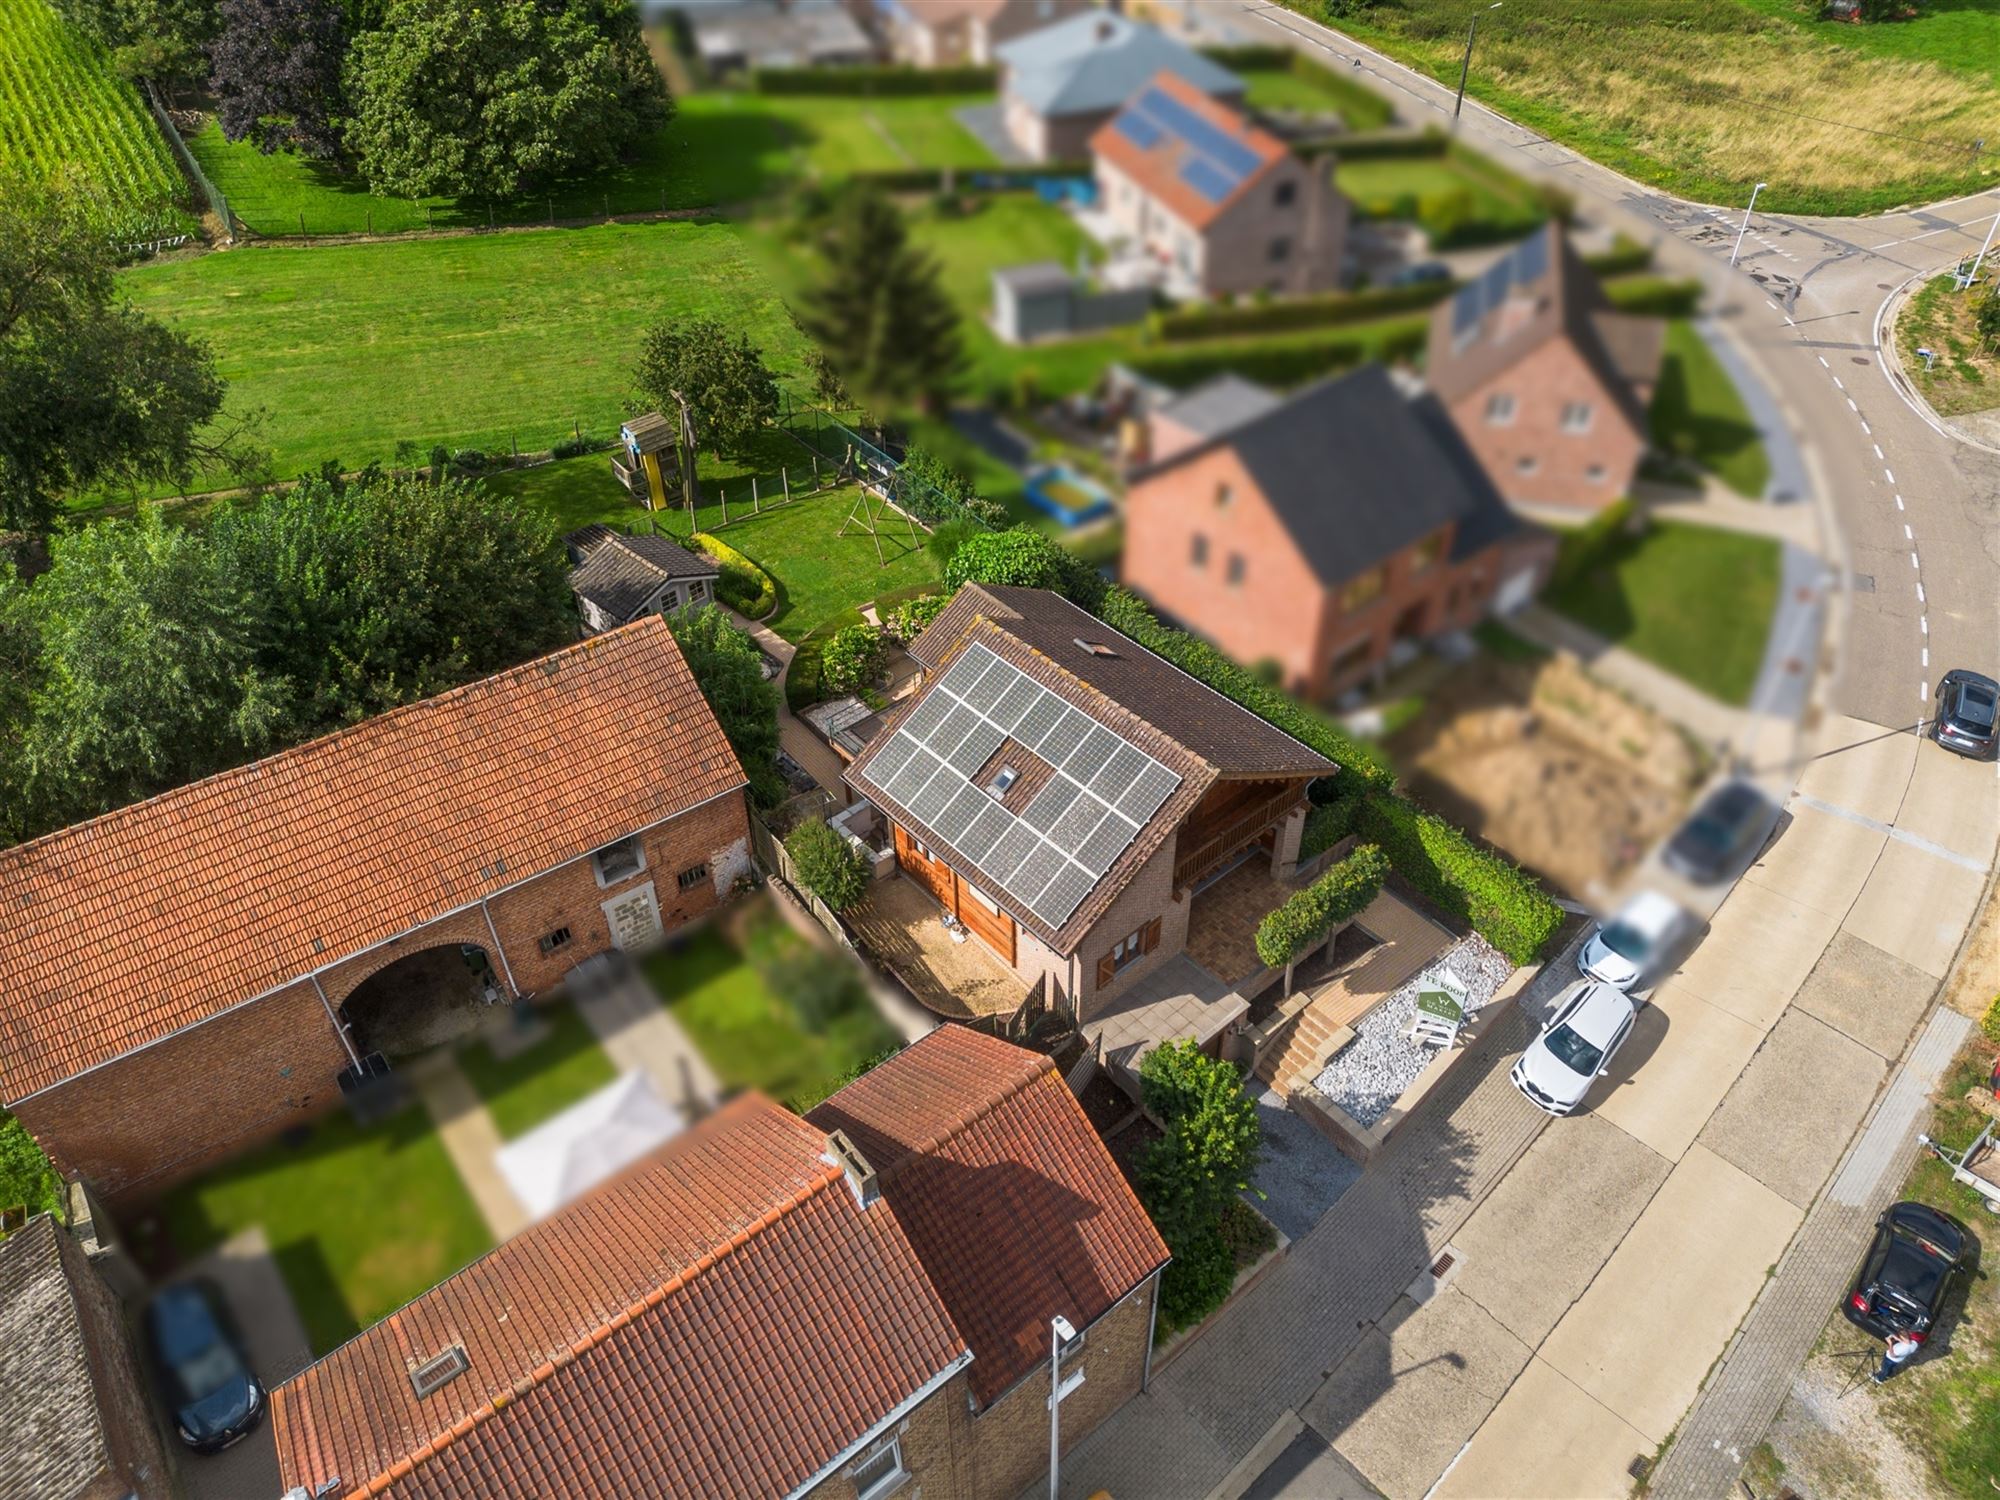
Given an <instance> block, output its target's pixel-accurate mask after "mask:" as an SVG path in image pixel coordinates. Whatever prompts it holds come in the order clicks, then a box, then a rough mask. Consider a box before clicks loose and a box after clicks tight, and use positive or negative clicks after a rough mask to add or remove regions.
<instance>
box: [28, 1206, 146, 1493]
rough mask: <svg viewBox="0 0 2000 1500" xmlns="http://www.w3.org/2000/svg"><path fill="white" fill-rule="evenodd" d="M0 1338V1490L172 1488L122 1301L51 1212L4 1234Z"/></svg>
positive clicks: (137, 1491) (83, 1491) (43, 1491)
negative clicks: (1, 1353)
mask: <svg viewBox="0 0 2000 1500" xmlns="http://www.w3.org/2000/svg"><path fill="white" fill-rule="evenodd" d="M0 1346H4V1348H5V1350H6V1354H5V1357H4V1358H0V1494H4V1495H8V1496H10V1497H14V1500H126V1497H137V1500H165V1497H167V1496H170V1495H172V1494H174V1493H175V1487H174V1478H173V1470H172V1469H171V1468H170V1467H169V1466H168V1461H167V1455H166V1452H165V1451H164V1449H163V1448H162V1447H161V1445H160V1431H159V1427H158V1426H157V1425H156V1423H155V1422H154V1419H153V1408H152V1405H151V1403H150V1402H149V1401H148V1400H147V1396H146V1389H145V1382H144V1379H143V1377H142V1375H141V1372H140V1368H139V1361H138V1358H137V1356H136V1353H135V1351H134V1350H133V1347H132V1336H131V1333H130V1331H129V1330H128V1329H127V1327H126V1325H125V1317H124V1312H123V1309H122V1308H121V1307H120V1306H119V1302H118V1299H117V1297H116V1296H115V1295H114V1294H113V1293H112V1290H111V1288H110V1287H109V1286H107V1285H106V1284H105V1281H104V1278H103V1277H102V1276H101V1275H99V1274H98V1271H97V1268H96V1267H95V1266H93V1265H92V1264H91V1263H90V1260H89V1258H88V1257H87V1256H86V1255H85V1253H84V1251H83V1248H82V1247H81V1246H80V1245H78V1244H77V1243H76V1241H75V1240H74V1239H72V1238H71V1237H70V1236H69V1234H68V1233H67V1232H66V1231H65V1230H64V1229H63V1227H62V1226H61V1225H60V1224H58V1223H57V1222H56V1220H55V1216H54V1215H52V1214H46V1213H44V1214H38V1215H37V1216H36V1217H34V1218H32V1219H30V1220H29V1221H28V1222H27V1223H26V1224H25V1225H23V1226H22V1227H21V1228H20V1229H18V1230H16V1231H15V1232H14V1233H13V1234H11V1235H9V1236H7V1238H6V1239H4V1240H0Z"/></svg>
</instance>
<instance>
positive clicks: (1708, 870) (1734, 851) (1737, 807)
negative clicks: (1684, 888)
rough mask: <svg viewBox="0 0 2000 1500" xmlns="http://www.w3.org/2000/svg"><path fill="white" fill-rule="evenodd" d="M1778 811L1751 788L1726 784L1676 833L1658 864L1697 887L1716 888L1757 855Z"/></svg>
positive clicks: (1733, 782)
mask: <svg viewBox="0 0 2000 1500" xmlns="http://www.w3.org/2000/svg"><path fill="white" fill-rule="evenodd" d="M1777 811H1778V810H1777V809H1776V808H1775V807H1773V806H1772V805H1771V799H1770V798H1768V797H1766V796H1765V795H1764V794H1763V792H1761V791H1759V790H1758V789H1757V788H1756V787H1755V786H1752V785H1751V784H1750V783H1749V782H1747V781H1731V782H1728V783H1726V784H1724V785H1722V786H1719V787H1717V788H1716V789H1715V790H1714V791H1712V792H1710V793H1709V794H1708V795H1707V796H1706V797H1704V798H1703V799H1702V802H1701V805H1700V806H1699V807H1697V808H1696V809H1695V810H1694V812H1693V814H1692V815H1690V816H1689V818H1688V820H1687V821H1686V822H1685V823H1683V824H1681V826H1680V827H1679V828H1678V829H1676V830H1675V831H1674V836H1673V837H1672V838H1671V839H1669V840H1667V847H1666V848H1665V849H1663V850H1661V851H1660V862H1661V863H1662V864H1664V865H1665V866H1666V867H1667V868H1668V869H1669V870H1672V871H1673V872H1674V873H1675V874H1676V875H1684V876H1686V877H1687V878H1688V879H1689V880H1692V881H1694V882H1695V883H1696V884H1697V885H1715V884H1718V883H1719V882H1721V881H1723V880H1726V879H1728V878H1729V877H1730V876H1731V875H1733V874H1735V873H1736V871H1737V869H1738V867H1739V866H1741V865H1742V864H1744V863H1745V862H1746V861H1747V860H1748V858H1749V856H1750V855H1751V854H1753V853H1754V852H1755V851H1756V849H1757V846H1758V845H1759V844H1761V843H1762V842H1763V841H1764V835H1765V834H1766V833H1768V832H1769V831H1770V828H1771V824H1772V822H1773V821H1774V820H1775V819H1776V817H1777Z"/></svg>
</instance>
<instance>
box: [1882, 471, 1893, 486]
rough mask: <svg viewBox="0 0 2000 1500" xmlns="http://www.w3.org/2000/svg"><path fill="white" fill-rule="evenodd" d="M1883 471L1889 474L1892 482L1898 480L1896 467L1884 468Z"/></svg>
mask: <svg viewBox="0 0 2000 1500" xmlns="http://www.w3.org/2000/svg"><path fill="white" fill-rule="evenodd" d="M1882 472H1883V473H1884V474H1886V475H1888V476H1889V483H1890V484H1892V485H1893V484H1894V483H1895V482H1896V471H1895V470H1894V469H1884V470H1883V471H1882Z"/></svg>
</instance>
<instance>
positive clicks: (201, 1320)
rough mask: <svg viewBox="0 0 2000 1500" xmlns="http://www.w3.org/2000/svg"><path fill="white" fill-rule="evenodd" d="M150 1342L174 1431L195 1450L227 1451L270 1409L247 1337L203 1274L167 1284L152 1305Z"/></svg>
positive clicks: (148, 1330) (148, 1327) (148, 1329)
mask: <svg viewBox="0 0 2000 1500" xmlns="http://www.w3.org/2000/svg"><path fill="white" fill-rule="evenodd" d="M145 1324H146V1348H147V1352H148V1353H149V1354H151V1356H152V1360H153V1372H154V1375H155V1377H156V1378H157V1379H158V1381H159V1385H160V1394H161V1397H162V1398H163V1399H164V1400H165V1402H166V1406H167V1410H168V1411H169V1412H170V1413H171V1414H172V1416H173V1419H174V1431H175V1432H177V1433H179V1434H180V1440H181V1441H182V1442H183V1443H185V1444H186V1445H187V1446H188V1447H189V1448H191V1449H193V1450H194V1451H195V1452H196V1453H220V1452H221V1451H222V1450H223V1449H224V1448H227V1447H229V1446H230V1445H231V1444H232V1443H235V1442H237V1441H238V1440H239V1439H241V1438H244V1437H246V1436H248V1435H249V1434H250V1433H251V1432H252V1431H254V1430H255V1429H256V1426H257V1423H258V1422H259V1421H261V1420H262V1419H263V1416H264V1387H263V1386H262V1385H261V1384H259V1382H258V1380H257V1377H256V1376H255V1375H254V1374H252V1373H251V1370H250V1361H249V1360H248V1358H247V1357H245V1355H244V1352H243V1341H242V1339H241V1338H240V1337H238V1335H237V1332H236V1328H235V1326H234V1324H232V1323H231V1322H230V1320H229V1315H228V1313H227V1312H226V1311H225V1310H224V1308H223V1305H222V1296H221V1293H219V1292H218V1291H217V1290H216V1289H215V1288H214V1287H212V1286H210V1285H209V1284H208V1283H207V1282H203V1281H184V1282H180V1283H178V1284H177V1285H174V1286H170V1287H167V1288H166V1289H165V1290H163V1291H161V1292H160V1293H159V1295H158V1296H156V1297H154V1298H153V1300H152V1302H151V1303H149V1304H148V1305H147V1308H146V1318H145Z"/></svg>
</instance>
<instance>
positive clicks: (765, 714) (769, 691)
mask: <svg viewBox="0 0 2000 1500" xmlns="http://www.w3.org/2000/svg"><path fill="white" fill-rule="evenodd" d="M669 624H670V626H671V627H672V629H673V632H674V639H675V640H676V641H678V642H679V643H680V648H681V655H683V656H685V657H686V658H687V664H688V669H689V670H690V671H691V672H693V673H694V680H695V682H696V683H697V684H698V685H699V686H700V688H701V695H702V696H703V697H704V698H706V699H707V700H708V706H709V707H710V708H711V709H713V710H714V711H715V717H716V719H717V721H718V722H719V723H720V724H721V725H722V732H723V734H724V735H725V736H727V737H728V740H729V747H730V749H732V750H734V751H735V752H736V758H737V759H738V760H740V761H741V762H742V763H743V772H744V774H745V775H746V776H748V777H749V778H750V795H751V796H752V798H754V799H755V800H756V802H757V803H758V805H759V806H762V807H775V806H777V804H778V803H780V802H782V801H783V800H784V797H785V780H784V777H782V776H780V775H779V774H778V689H777V685H776V684H775V683H772V682H768V681H766V680H765V678H764V658H763V654H762V653H761V652H759V651H758V649H757V647H756V645H755V644H754V643H753V642H752V641H751V639H750V637H749V636H747V635H745V634H744V633H743V632H742V631H740V630H738V629H737V628H736V626H735V625H734V624H733V623H731V621H730V618H729V613H728V611H727V610H722V609H718V608H716V607H715V606H714V605H712V604H704V605H703V606H702V607H701V608H700V609H694V610H687V611H684V612H682V613H680V614H678V615H674V616H672V617H670V620H669Z"/></svg>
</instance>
